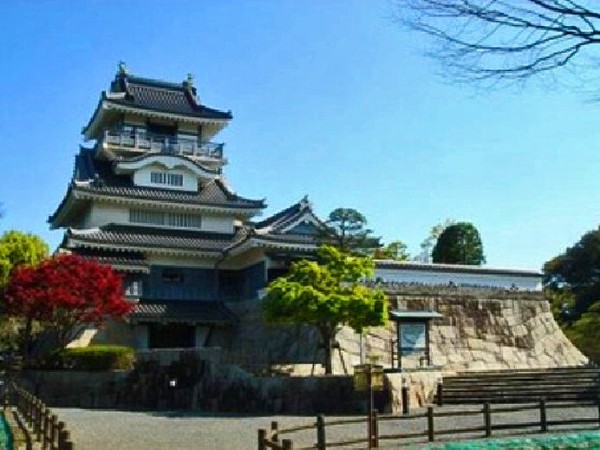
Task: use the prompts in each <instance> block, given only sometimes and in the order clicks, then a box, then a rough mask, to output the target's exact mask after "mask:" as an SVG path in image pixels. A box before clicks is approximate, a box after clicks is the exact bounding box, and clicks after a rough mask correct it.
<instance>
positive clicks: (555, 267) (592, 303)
mask: <svg viewBox="0 0 600 450" xmlns="http://www.w3.org/2000/svg"><path fill="white" fill-rule="evenodd" d="M544 277H545V282H546V284H545V289H544V291H545V294H546V298H548V300H549V301H550V302H551V304H552V307H553V312H554V313H555V315H556V316H557V319H558V320H559V322H561V323H562V325H563V330H564V331H565V334H566V335H567V336H568V337H569V338H570V339H571V340H572V341H573V343H574V344H575V345H577V347H579V349H580V350H581V351H582V352H583V353H585V354H586V355H587V356H588V357H590V358H592V359H593V360H594V361H595V362H600V350H599V347H598V342H600V335H599V330H600V228H598V229H596V230H593V231H589V232H587V233H585V234H584V235H583V236H582V237H581V239H580V240H579V241H578V242H576V243H575V245H573V246H572V247H569V248H567V249H566V250H565V252H563V253H562V254H560V255H558V256H556V257H554V258H552V259H551V260H550V261H548V262H546V264H545V265H544Z"/></svg>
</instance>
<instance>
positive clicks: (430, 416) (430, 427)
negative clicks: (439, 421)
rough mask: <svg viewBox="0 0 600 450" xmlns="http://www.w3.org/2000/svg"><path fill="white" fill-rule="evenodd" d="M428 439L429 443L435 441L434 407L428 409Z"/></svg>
mask: <svg viewBox="0 0 600 450" xmlns="http://www.w3.org/2000/svg"><path fill="white" fill-rule="evenodd" d="M427 438H428V440H429V442H433V441H434V440H435V429H434V427H433V406H428V407H427Z"/></svg>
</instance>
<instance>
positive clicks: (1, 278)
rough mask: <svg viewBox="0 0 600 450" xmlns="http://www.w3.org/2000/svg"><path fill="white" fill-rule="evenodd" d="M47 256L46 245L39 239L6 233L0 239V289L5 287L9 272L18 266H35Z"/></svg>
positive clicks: (19, 233)
mask: <svg viewBox="0 0 600 450" xmlns="http://www.w3.org/2000/svg"><path fill="white" fill-rule="evenodd" d="M47 255H48V244H46V243H45V242H44V241H43V240H42V239H41V238H40V237H38V236H36V235H34V234H30V233H22V232H20V231H15V230H12V231H7V232H5V233H4V234H3V235H2V237H0V287H2V286H4V285H6V283H7V282H8V277H9V276H10V274H11V272H12V271H13V270H14V269H15V268H16V267H18V266H20V265H23V264H25V265H35V264H37V263H39V262H40V261H41V260H42V259H44V258H45V257H46V256H47Z"/></svg>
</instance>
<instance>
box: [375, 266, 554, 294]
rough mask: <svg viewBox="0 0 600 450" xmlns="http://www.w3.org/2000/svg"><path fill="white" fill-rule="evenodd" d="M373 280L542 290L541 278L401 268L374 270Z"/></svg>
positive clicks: (535, 276)
mask: <svg viewBox="0 0 600 450" xmlns="http://www.w3.org/2000/svg"><path fill="white" fill-rule="evenodd" d="M374 278H375V279H377V278H381V279H382V280H383V281H387V282H396V283H421V284H429V285H439V284H449V283H450V282H452V283H454V284H457V285H461V284H467V285H473V286H486V287H497V288H504V289H510V288H515V287H516V288H517V289H519V290H526V291H540V290H541V289H542V278H541V276H537V275H531V276H516V275H508V274H507V275H503V274H494V273H489V274H487V273H461V272H444V271H439V270H437V269H436V270H435V271H433V270H432V271H430V272H429V271H425V270H414V269H413V270H411V269H402V268H377V267H376V268H375V276H374Z"/></svg>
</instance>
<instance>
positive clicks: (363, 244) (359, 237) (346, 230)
mask: <svg viewBox="0 0 600 450" xmlns="http://www.w3.org/2000/svg"><path fill="white" fill-rule="evenodd" d="M325 225H326V228H325V230H324V236H323V237H324V240H325V241H326V242H328V243H333V244H334V245H335V246H337V247H338V248H339V249H340V250H342V251H344V252H354V253H362V254H367V253H370V250H373V249H374V248H377V247H380V245H381V244H380V243H379V238H375V237H373V236H371V235H372V233H373V230H370V229H368V228H366V226H367V219H366V217H365V216H363V215H362V214H361V213H359V212H358V211H357V210H355V209H352V208H337V209H334V210H333V211H331V213H330V214H329V217H328V219H327V221H326V222H325Z"/></svg>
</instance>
